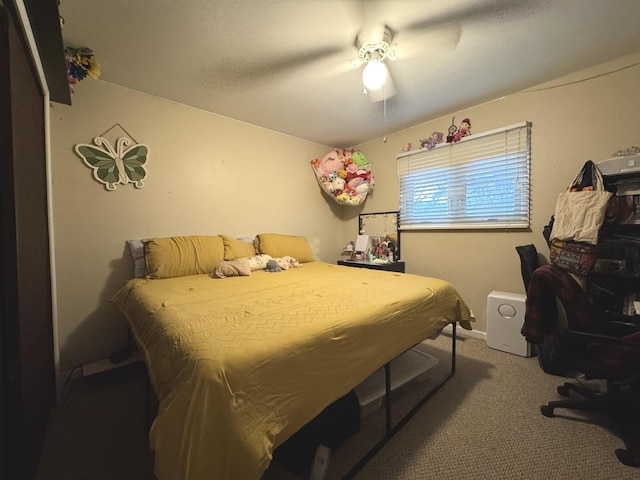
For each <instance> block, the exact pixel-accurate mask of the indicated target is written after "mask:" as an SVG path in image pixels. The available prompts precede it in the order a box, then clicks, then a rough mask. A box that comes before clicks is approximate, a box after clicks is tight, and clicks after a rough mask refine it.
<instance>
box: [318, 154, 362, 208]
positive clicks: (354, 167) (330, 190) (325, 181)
mask: <svg viewBox="0 0 640 480" xmlns="http://www.w3.org/2000/svg"><path fill="white" fill-rule="evenodd" d="M311 166H312V167H313V171H314V172H315V174H316V179H317V180H318V185H320V188H322V190H324V192H325V193H326V194H327V195H329V196H330V197H331V198H333V199H334V200H335V201H336V202H338V203H339V204H340V205H352V206H356V205H360V204H362V202H364V200H365V198H367V194H368V193H369V192H370V191H371V189H372V188H373V175H372V174H371V163H369V160H367V157H366V156H365V154H364V153H362V152H361V151H359V150H354V149H351V150H343V149H340V148H334V149H333V150H331V151H330V152H329V153H327V154H326V155H325V156H324V157H322V158H314V159H313V160H311Z"/></svg>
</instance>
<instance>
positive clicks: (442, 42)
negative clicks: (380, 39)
mask: <svg viewBox="0 0 640 480" xmlns="http://www.w3.org/2000/svg"><path fill="white" fill-rule="evenodd" d="M461 38H462V25H461V24H460V23H459V22H451V23H449V24H444V25H439V26H438V27H434V28H430V29H427V30H423V31H409V32H406V31H401V32H399V33H398V34H397V35H395V36H394V42H393V47H394V48H395V47H396V46H397V48H395V51H396V55H397V58H398V59H400V60H402V59H407V58H412V57H414V56H417V55H425V54H429V53H431V52H436V51H441V52H451V51H453V50H455V49H456V47H457V46H458V43H460V39H461Z"/></svg>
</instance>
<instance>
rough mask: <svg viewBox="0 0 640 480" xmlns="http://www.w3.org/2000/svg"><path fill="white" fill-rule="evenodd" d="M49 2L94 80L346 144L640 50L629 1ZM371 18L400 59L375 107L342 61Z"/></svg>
mask: <svg viewBox="0 0 640 480" xmlns="http://www.w3.org/2000/svg"><path fill="white" fill-rule="evenodd" d="M59 8H60V13H61V15H63V17H64V18H65V26H64V29H63V39H64V42H65V45H67V46H73V47H80V46H86V47H89V48H91V49H93V50H94V52H95V55H96V58H97V60H98V61H99V63H100V65H101V67H102V77H101V79H102V80H104V81H107V82H110V83H113V84H117V85H121V86H124V87H127V88H131V89H134V90H139V91H142V92H147V93H149V94H153V95H157V96H159V97H164V98H167V99H171V100H174V101H176V102H180V103H183V104H186V105H191V106H193V107H197V108H200V109H203V110H207V111H210V112H215V113H218V114H221V115H224V116H227V117H231V118H234V119H237V120H241V121H244V122H247V123H250V124H254V125H259V126H262V127H264V128H268V129H271V130H275V131H278V132H283V133H286V134H289V135H292V136H295V137H299V138H302V139H306V140H310V141H313V142H317V143H320V144H323V145H327V146H332V147H342V148H347V147H351V146H354V145H357V144H359V143H362V142H364V141H367V140H371V139H374V138H378V137H381V136H383V135H385V134H386V133H391V132H394V131H397V130H400V129H402V128H406V127H408V126H411V125H415V124H416V123H420V122H423V121H427V120H430V119H433V118H437V117H439V116H441V115H443V114H447V113H450V112H452V111H455V110H458V109H464V108H465V107H469V106H472V105H477V104H479V103H482V102H484V101H487V100H491V99H495V98H498V97H501V96H504V95H507V94H509V93H513V92H515V91H518V90H522V89H524V88H527V87H530V86H532V85H536V84H539V83H542V82H545V81H547V80H551V79H554V78H557V77H559V76H562V75H565V74H569V73H573V72H575V71H578V70H581V69H584V68H586V67H590V66H593V65H597V64H600V63H603V62H605V61H607V60H611V59H615V58H619V57H621V56H624V55H627V54H630V53H634V52H636V51H639V50H640V1H639V0H380V1H373V0H371V1H370V0H366V1H364V0H342V1H337V0H306V1H305V0H181V1H176V0H108V1H105V0H61V3H60V7H59ZM378 23H384V24H386V25H388V26H389V27H390V28H391V30H392V31H393V32H394V43H395V44H396V48H397V51H398V53H399V55H400V59H398V60H397V61H395V62H389V61H387V64H388V66H389V69H390V72H391V75H392V78H393V81H394V84H395V87H396V89H397V91H398V93H397V94H396V95H395V96H393V97H392V98H390V99H388V100H387V101H386V102H377V103H372V102H370V101H369V99H368V98H367V96H364V95H363V93H362V91H363V87H362V80H361V74H362V71H361V70H362V67H354V66H353V65H352V63H351V61H352V60H353V59H354V58H357V48H356V46H355V39H356V37H357V36H358V34H359V33H361V32H362V31H363V30H365V29H367V28H371V27H372V26H375V25H376V24H378ZM77 91H78V93H76V95H82V84H80V85H78V87H77ZM72 100H73V96H72ZM149 121H153V119H150V120H149Z"/></svg>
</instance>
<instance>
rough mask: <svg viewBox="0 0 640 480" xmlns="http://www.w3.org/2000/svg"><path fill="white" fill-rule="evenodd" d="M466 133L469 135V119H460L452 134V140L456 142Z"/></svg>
mask: <svg viewBox="0 0 640 480" xmlns="http://www.w3.org/2000/svg"><path fill="white" fill-rule="evenodd" d="M467 135H471V120H469V119H468V118H465V119H464V120H462V123H461V124H460V126H459V127H458V130H457V131H456V133H455V134H454V135H453V141H454V142H458V141H460V140H461V139H462V138H463V137H466V136H467Z"/></svg>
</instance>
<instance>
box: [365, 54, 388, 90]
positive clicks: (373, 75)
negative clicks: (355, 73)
mask: <svg viewBox="0 0 640 480" xmlns="http://www.w3.org/2000/svg"><path fill="white" fill-rule="evenodd" d="M386 80H387V68H386V67H385V66H384V64H383V63H382V62H381V61H380V60H377V59H371V60H369V61H368V62H367V65H366V66H365V67H364V70H363V71H362V83H364V86H365V87H366V88H367V90H378V89H379V88H380V87H382V85H384V82H386Z"/></svg>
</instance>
